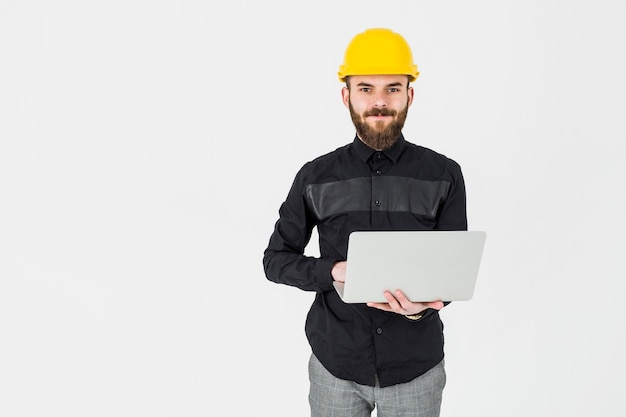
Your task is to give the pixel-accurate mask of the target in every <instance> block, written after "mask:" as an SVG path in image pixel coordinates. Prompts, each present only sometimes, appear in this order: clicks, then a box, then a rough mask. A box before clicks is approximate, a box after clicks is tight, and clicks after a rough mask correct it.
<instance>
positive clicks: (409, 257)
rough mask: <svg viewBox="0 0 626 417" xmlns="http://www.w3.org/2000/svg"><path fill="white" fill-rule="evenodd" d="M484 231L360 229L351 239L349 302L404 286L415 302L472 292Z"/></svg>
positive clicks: (344, 293)
mask: <svg viewBox="0 0 626 417" xmlns="http://www.w3.org/2000/svg"><path fill="white" fill-rule="evenodd" d="M485 239H486V232H484V231H440V230H436V231H435V230H428V231H355V232H352V233H351V234H350V236H349V238H348V255H347V265H346V280H345V283H340V282H335V283H334V285H335V289H336V290H337V292H338V293H339V296H340V297H341V299H342V300H343V301H344V302H346V303H365V302H370V301H371V302H387V301H386V300H385V298H384V296H383V293H384V292H385V291H387V290H388V291H392V292H393V291H395V290H397V289H399V290H402V291H403V292H404V293H405V295H406V296H407V298H408V299H409V300H411V301H435V300H443V301H463V300H469V299H471V298H472V297H473V294H474V288H475V285H476V280H477V277H478V270H479V266H480V261H481V258H482V254H483V248H484V245H485Z"/></svg>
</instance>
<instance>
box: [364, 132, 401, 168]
mask: <svg viewBox="0 0 626 417" xmlns="http://www.w3.org/2000/svg"><path fill="white" fill-rule="evenodd" d="M352 144H353V146H354V149H355V150H356V153H357V155H358V156H359V159H361V161H363V163H365V162H367V160H368V159H369V158H370V157H371V156H372V155H373V154H374V153H375V152H378V151H376V150H375V149H372V148H370V147H369V146H367V145H366V144H365V143H363V141H362V140H361V139H359V137H358V136H355V137H354V141H353V142H352ZM405 147H406V141H405V140H404V135H402V134H400V137H399V138H398V140H397V141H396V143H394V144H393V146H392V147H391V148H389V149H385V150H384V151H381V152H382V153H383V154H385V155H386V156H387V157H388V158H389V159H391V160H392V161H393V162H396V161H397V160H398V158H399V157H400V154H401V153H402V151H403V150H404V148H405Z"/></svg>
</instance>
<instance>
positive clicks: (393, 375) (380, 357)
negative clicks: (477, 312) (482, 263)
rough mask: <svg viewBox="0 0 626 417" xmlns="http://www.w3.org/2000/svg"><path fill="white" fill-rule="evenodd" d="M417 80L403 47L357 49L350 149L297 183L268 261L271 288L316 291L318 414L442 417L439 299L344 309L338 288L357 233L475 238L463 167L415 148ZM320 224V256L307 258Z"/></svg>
mask: <svg viewBox="0 0 626 417" xmlns="http://www.w3.org/2000/svg"><path fill="white" fill-rule="evenodd" d="M418 75H419V72H418V71H417V66H416V65H414V63H413V57H412V53H411V50H410V48H409V45H408V44H407V43H406V41H405V40H404V38H403V37H402V36H401V35H399V34H397V33H395V32H393V31H391V30H388V29H378V28H376V29H368V30H366V31H365V32H363V33H360V34H358V35H356V36H355V37H354V38H353V39H352V41H351V42H350V44H349V45H348V47H347V49H346V52H345V56H344V63H343V65H341V66H340V70H339V79H340V81H342V82H345V83H346V85H345V87H343V89H342V99H343V103H344V104H345V106H346V107H347V108H348V109H349V112H350V115H351V117H352V121H353V123H354V126H355V128H356V137H355V138H354V140H353V141H352V143H350V144H348V145H346V146H343V147H341V148H338V149H336V150H335V151H333V152H330V153H328V154H326V155H323V156H321V157H318V158H316V159H314V160H313V161H311V162H308V163H307V164H305V165H304V166H303V167H302V168H301V170H300V171H299V172H298V174H297V175H296V178H295V180H294V182H293V185H292V187H291V190H290V191H289V194H288V195H287V198H286V200H285V202H284V203H283V204H282V206H281V207H280V211H279V219H278V221H277V222H276V225H275V229H274V233H273V234H272V236H271V238H270V241H269V245H268V247H267V249H266V250H265V253H264V258H263V265H264V268H265V273H266V276H267V278H268V279H269V280H271V281H274V282H277V283H282V284H287V285H292V286H295V287H298V288H300V289H302V290H305V291H315V292H316V297H315V300H314V302H313V305H312V306H311V309H310V311H309V314H308V316H307V320H306V327H305V331H306V335H307V338H308V341H309V343H310V345H311V349H312V355H311V359H310V362H309V379H310V393H309V403H310V406H311V415H312V416H320V417H321V416H330V415H333V416H368V415H371V412H372V411H373V409H374V408H375V407H376V409H377V414H378V416H379V417H385V416H420V417H425V416H427V417H436V416H438V415H439V410H440V406H441V398H442V391H443V388H444V385H445V378H446V376H445V370H444V362H443V358H444V350H443V325H442V322H441V319H440V317H439V310H440V309H441V308H443V306H444V303H443V302H442V301H441V300H408V299H407V297H405V296H404V294H403V293H402V292H401V291H400V290H399V291H394V292H393V293H392V292H387V293H385V294H384V295H385V299H386V300H387V301H388V302H387V303H367V304H346V303H343V302H342V301H341V299H340V298H339V296H338V294H337V292H336V291H335V289H334V287H333V280H337V281H343V280H344V277H345V271H346V253H347V241H348V236H349V234H350V233H351V232H352V231H355V230H434V229H436V230H467V219H466V208H465V186H464V181H463V175H462V173H461V169H460V167H459V165H458V164H457V163H456V162H454V161H453V160H451V159H449V158H447V157H445V156H443V155H441V154H438V153H436V152H434V151H432V150H430V149H427V148H424V147H420V146H417V145H414V144H412V143H410V142H408V141H406V140H405V138H404V136H403V134H402V128H403V126H404V121H405V119H406V116H407V112H408V109H409V107H410V106H411V103H412V102H413V96H414V91H413V88H412V87H411V86H410V84H409V83H410V82H412V81H414V80H415V79H416V78H417V76H418ZM314 227H317V230H318V234H319V243H320V257H319V258H313V257H307V256H304V249H305V247H306V246H307V244H308V242H309V239H310V237H311V233H312V230H313V228H314Z"/></svg>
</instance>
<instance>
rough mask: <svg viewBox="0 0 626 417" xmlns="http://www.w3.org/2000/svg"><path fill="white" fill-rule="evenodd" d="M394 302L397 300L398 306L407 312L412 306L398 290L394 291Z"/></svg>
mask: <svg viewBox="0 0 626 417" xmlns="http://www.w3.org/2000/svg"><path fill="white" fill-rule="evenodd" d="M395 295H396V297H395V298H396V300H398V302H399V304H400V306H402V308H403V309H405V310H408V309H410V308H411V307H412V306H413V303H412V302H411V300H409V299H408V298H406V295H404V293H403V292H402V291H400V290H396V294H395Z"/></svg>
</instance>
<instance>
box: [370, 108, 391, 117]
mask: <svg viewBox="0 0 626 417" xmlns="http://www.w3.org/2000/svg"><path fill="white" fill-rule="evenodd" d="M396 114H398V112H397V111H395V110H390V109H388V108H386V107H383V108H380V109H379V108H375V109H371V110H368V111H366V112H365V113H363V117H369V116H395V115H396Z"/></svg>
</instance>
